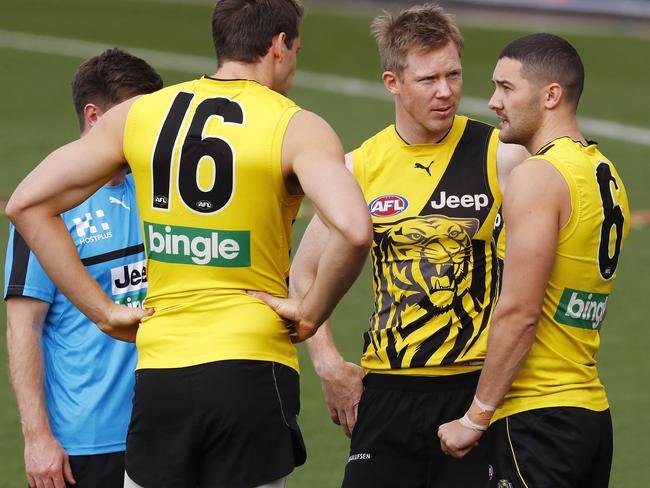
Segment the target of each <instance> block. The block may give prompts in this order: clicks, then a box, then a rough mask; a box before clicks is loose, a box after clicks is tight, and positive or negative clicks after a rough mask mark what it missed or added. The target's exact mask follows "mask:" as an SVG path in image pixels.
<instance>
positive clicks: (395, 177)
mask: <svg viewBox="0 0 650 488" xmlns="http://www.w3.org/2000/svg"><path fill="white" fill-rule="evenodd" d="M496 141H497V138H496V134H495V133H494V132H493V129H492V128H491V127H489V126H486V125H484V124H481V123H479V122H475V121H471V120H469V119H467V118H464V117H457V119H456V122H455V124H454V127H453V128H452V129H451V131H450V133H449V135H448V140H447V143H446V144H444V145H414V146H409V145H407V144H405V143H404V142H403V141H401V140H400V139H399V136H398V135H397V134H396V132H395V129H394V128H393V127H389V128H387V129H385V130H384V131H382V132H380V133H379V134H378V135H376V136H375V137H373V138H371V139H369V140H368V141H366V142H365V143H364V144H363V145H362V146H361V148H359V149H358V150H356V151H355V152H354V154H353V169H354V172H355V176H356V177H357V179H358V181H359V182H360V184H361V187H362V189H363V190H364V194H365V196H366V201H367V202H368V206H369V210H370V212H371V215H372V218H373V233H374V243H373V246H372V250H371V257H372V261H373V274H374V278H373V288H374V292H375V303H374V305H375V307H374V312H373V314H372V316H371V319H370V328H369V329H368V330H367V331H366V332H365V334H364V353H363V357H362V360H361V364H362V366H363V367H364V368H366V370H367V371H371V372H381V373H391V374H427V375H429V374H435V375H447V374H461V373H464V372H470V371H475V370H476V369H478V368H480V365H481V364H482V361H483V359H484V357H485V347H486V343H487V334H486V333H484V332H485V330H486V328H487V325H488V321H489V318H490V315H491V313H492V309H493V307H494V303H495V302H496V297H497V294H498V282H499V276H498V264H497V260H496V253H495V252H494V243H493V228H494V220H495V217H496V214H497V210H498V207H499V206H500V203H501V195H500V192H499V188H498V183H497V180H496V157H495V156H496ZM384 161H391V164H390V165H385V164H382V162H384ZM421 167H423V168H425V169H427V168H428V169H429V171H425V172H423V171H422V169H421ZM424 173H426V175H424Z"/></svg>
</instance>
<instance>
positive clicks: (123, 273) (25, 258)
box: [4, 175, 147, 456]
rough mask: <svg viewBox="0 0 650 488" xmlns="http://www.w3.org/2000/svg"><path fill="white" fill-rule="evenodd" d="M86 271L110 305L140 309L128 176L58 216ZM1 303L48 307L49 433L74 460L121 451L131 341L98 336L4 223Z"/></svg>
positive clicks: (138, 254)
mask: <svg viewBox="0 0 650 488" xmlns="http://www.w3.org/2000/svg"><path fill="white" fill-rule="evenodd" d="M62 218H63V221H64V222H65V224H66V226H67V227H68V230H69V231H70V235H71V236H72V239H73V240H74V242H75V245H76V246H77V250H78V251H79V256H80V257H81V260H82V262H83V263H84V265H85V266H86V269H87V270H88V271H89V272H90V274H91V275H92V276H93V278H95V280H97V282H98V283H99V284H100V285H101V287H102V288H103V289H104V290H105V291H106V293H108V295H109V296H110V297H112V299H113V300H114V301H115V302H118V303H122V304H125V305H128V306H133V307H141V306H142V302H143V301H144V297H145V294H146V291H147V276H146V271H145V265H146V261H145V256H144V249H143V245H142V233H141V229H140V222H139V218H138V211H137V207H136V199H135V186H134V183H133V177H132V175H127V177H126V179H125V182H124V183H122V184H120V185H116V186H104V187H102V188H100V189H99V190H98V191H97V192H96V193H95V194H94V195H92V196H91V197H90V198H89V199H88V200H86V201H85V202H84V203H82V204H81V205H79V206H78V207H76V208H74V209H72V210H70V211H68V212H65V213H64V214H62ZM4 296H5V299H8V298H10V297H15V296H23V297H32V298H36V299H38V300H42V301H45V302H48V303H49V304H50V308H49V311H48V313H47V317H46V318H45V324H44V326H43V358H44V366H45V375H44V383H45V385H44V386H45V400H46V403H47V413H48V416H49V419H50V425H51V428H52V432H53V434H54V436H55V437H56V438H57V439H58V440H59V442H60V443H61V445H62V446H63V448H64V449H65V450H66V451H67V452H68V454H70V455H73V456H79V455H90V454H103V453H109V452H117V451H123V450H125V448H126V432H127V428H128V424H129V420H130V417H131V402H132V398H133V385H134V369H135V365H136V361H137V357H136V349H135V345H134V344H129V343H126V342H121V341H117V340H115V339H112V338H111V337H109V336H108V335H106V334H104V333H103V332H101V331H100V330H99V329H98V328H97V326H96V325H95V324H93V323H92V322H91V321H90V320H88V318H87V317H86V316H85V315H83V314H82V313H81V312H79V310H78V309H77V308H76V307H75V306H74V305H72V304H71V303H70V302H69V301H68V299H67V298H66V297H65V296H64V295H63V294H62V293H61V292H60V291H59V290H58V289H57V288H56V287H55V286H54V283H52V281H51V280H50V278H49V277H48V276H47V274H45V272H44V271H43V268H42V267H41V265H40V263H39V262H38V261H37V259H36V257H35V256H34V255H33V254H32V253H31V252H30V250H29V248H28V247H27V245H26V244H25V241H24V240H23V238H22V237H21V236H20V234H18V233H17V232H15V229H14V228H13V226H10V234H9V244H8V249H7V259H6V263H5V290H4Z"/></svg>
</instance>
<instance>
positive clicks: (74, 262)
mask: <svg viewBox="0 0 650 488" xmlns="http://www.w3.org/2000/svg"><path fill="white" fill-rule="evenodd" d="M10 218H11V220H12V221H13V222H14V224H15V225H16V229H17V230H18V231H19V232H20V234H21V235H22V236H23V238H24V239H25V241H26V242H27V244H28V246H29V248H30V249H31V250H32V251H33V252H34V254H35V255H36V257H37V258H38V260H39V262H40V263H41V265H42V266H43V268H44V269H45V271H46V272H47V274H48V275H49V276H50V278H51V279H52V281H53V282H54V283H55V284H56V286H57V288H58V289H59V290H61V292H63V294H64V295H65V296H66V297H67V298H68V299H69V300H70V301H71V302H72V303H73V304H74V305H75V306H76V307H77V308H78V309H79V310H81V312H83V313H84V314H85V315H86V316H87V317H88V318H89V319H90V320H91V321H93V322H95V323H97V324H102V323H106V322H107V320H108V316H107V314H108V312H109V307H110V306H111V305H112V302H111V300H110V298H109V297H108V296H107V295H106V293H105V292H104V291H103V290H102V288H101V287H100V286H99V285H98V284H97V282H96V281H95V280H94V279H93V278H92V277H91V276H90V274H89V273H88V272H87V271H86V269H85V267H84V266H83V264H82V263H81V261H80V260H79V254H78V252H77V249H76V248H75V245H74V243H73V242H72V238H71V237H70V234H69V232H68V229H67V228H66V227H65V224H64V223H63V221H62V220H61V218H60V217H59V216H58V215H57V216H47V215H45V214H44V213H43V212H40V211H38V210H30V209H26V210H22V211H15V212H13V213H12V214H11V215H10Z"/></svg>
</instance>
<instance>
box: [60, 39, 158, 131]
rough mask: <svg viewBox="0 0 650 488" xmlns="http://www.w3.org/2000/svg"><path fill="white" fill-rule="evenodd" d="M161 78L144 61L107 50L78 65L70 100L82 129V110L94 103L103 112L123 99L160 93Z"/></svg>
mask: <svg viewBox="0 0 650 488" xmlns="http://www.w3.org/2000/svg"><path fill="white" fill-rule="evenodd" d="M162 86H163V82H162V79H161V78H160V75H159V74H158V73H157V72H156V70H154V69H153V68H152V67H151V66H149V64H147V62H146V61H144V60H143V59H140V58H138V57H137V56H133V55H132V54H129V53H127V52H126V51H123V50H121V49H117V48H114V49H108V50H106V51H104V52H103V53H101V54H99V55H98V56H94V57H92V58H90V59H89V60H87V61H85V62H84V63H82V64H81V66H79V69H77V72H76V74H75V76H74V79H73V80H72V101H73V103H74V109H75V112H76V113H77V119H78V120H79V127H80V128H81V130H83V129H84V107H85V106H86V104H88V103H94V104H95V105H97V106H98V107H100V108H101V109H102V110H104V111H105V110H108V109H109V108H111V107H112V106H113V105H116V104H117V103H119V102H121V101H122V100H124V99H126V98H130V97H133V96H135V95H141V94H144V93H151V92H154V91H156V90H160V89H161V88H162Z"/></svg>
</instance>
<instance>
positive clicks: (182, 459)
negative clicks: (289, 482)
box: [126, 361, 306, 488]
mask: <svg viewBox="0 0 650 488" xmlns="http://www.w3.org/2000/svg"><path fill="white" fill-rule="evenodd" d="M299 411H300V391H299V378H298V373H297V372H296V371H294V370H293V369H291V368H289V367H287V366H284V365H281V364H278V363H273V362H268V361H218V362H212V363H207V364H200V365H197V366H190V367H187V368H173V369H141V370H139V371H137V372H136V384H135V396H134V399H133V414H132V417H131V423H130V425H129V434H128V437H127V447H126V471H127V473H128V474H129V477H130V478H131V479H132V480H133V481H135V482H136V483H137V484H139V485H141V486H142V487H144V488H194V487H199V488H207V487H210V488H213V487H217V486H218V487H220V488H221V487H223V488H250V487H254V486H258V485H262V484H264V483H268V482H271V481H274V480H277V479H279V478H282V477H284V476H286V475H288V474H289V473H290V472H291V471H292V470H293V468H294V467H295V466H299V465H301V464H303V463H304V462H305V457H306V454H305V447H304V443H303V441H302V436H301V434H300V429H299V427H298V422H297V417H298V413H299Z"/></svg>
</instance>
